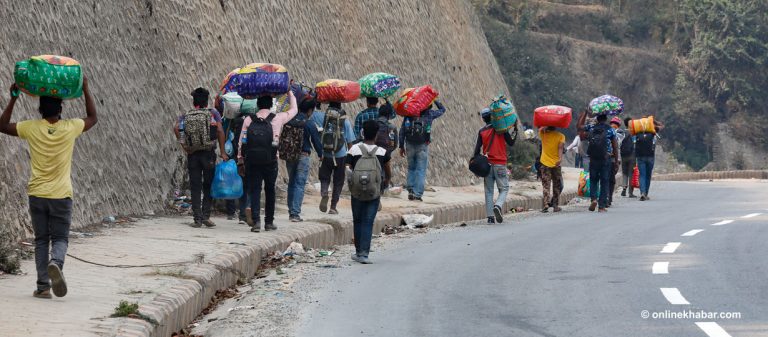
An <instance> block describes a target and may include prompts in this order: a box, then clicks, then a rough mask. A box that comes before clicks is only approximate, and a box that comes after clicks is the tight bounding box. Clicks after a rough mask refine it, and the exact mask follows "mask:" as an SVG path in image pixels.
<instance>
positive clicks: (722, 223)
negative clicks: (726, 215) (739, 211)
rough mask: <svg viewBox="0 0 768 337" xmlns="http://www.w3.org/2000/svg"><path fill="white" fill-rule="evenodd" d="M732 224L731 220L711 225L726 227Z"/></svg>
mask: <svg viewBox="0 0 768 337" xmlns="http://www.w3.org/2000/svg"><path fill="white" fill-rule="evenodd" d="M732 222H733V220H723V221H720V222H717V223H713V224H712V226H722V225H727V224H729V223H732Z"/></svg>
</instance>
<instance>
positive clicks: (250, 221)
mask: <svg viewBox="0 0 768 337" xmlns="http://www.w3.org/2000/svg"><path fill="white" fill-rule="evenodd" d="M245 223H246V224H248V226H251V227H253V212H251V208H250V207H248V208H246V209H245Z"/></svg>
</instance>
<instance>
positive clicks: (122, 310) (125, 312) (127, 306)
mask: <svg viewBox="0 0 768 337" xmlns="http://www.w3.org/2000/svg"><path fill="white" fill-rule="evenodd" d="M109 317H128V318H135V319H142V320H145V321H147V322H149V323H151V324H153V325H157V324H158V323H157V321H156V320H155V319H154V318H152V317H149V316H147V315H144V314H142V313H141V312H139V303H136V302H134V303H130V302H128V301H125V300H123V301H120V304H118V305H117V307H115V312H114V313H112V315H110V316H109Z"/></svg>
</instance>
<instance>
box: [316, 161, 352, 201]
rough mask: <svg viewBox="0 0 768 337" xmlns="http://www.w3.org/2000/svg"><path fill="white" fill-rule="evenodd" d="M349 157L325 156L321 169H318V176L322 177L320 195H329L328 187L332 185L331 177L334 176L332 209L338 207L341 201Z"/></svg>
mask: <svg viewBox="0 0 768 337" xmlns="http://www.w3.org/2000/svg"><path fill="white" fill-rule="evenodd" d="M346 159H347V157H339V158H333V157H331V158H328V157H325V158H323V162H322V163H321V164H320V170H318V176H319V178H320V195H322V196H328V187H329V186H330V185H331V177H333V192H331V209H336V204H338V203H339V198H340V197H341V190H342V189H343V188H344V179H345V176H346V166H345V162H346Z"/></svg>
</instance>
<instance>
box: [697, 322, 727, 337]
mask: <svg viewBox="0 0 768 337" xmlns="http://www.w3.org/2000/svg"><path fill="white" fill-rule="evenodd" d="M696 325H697V326H699V329H701V330H703V331H704V332H705V333H706V334H707V336H709V337H731V335H730V334H728V332H726V331H725V330H723V328H721V327H720V325H719V324H717V323H715V322H696Z"/></svg>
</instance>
